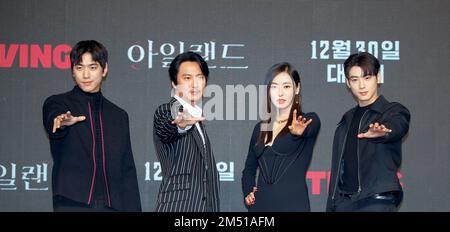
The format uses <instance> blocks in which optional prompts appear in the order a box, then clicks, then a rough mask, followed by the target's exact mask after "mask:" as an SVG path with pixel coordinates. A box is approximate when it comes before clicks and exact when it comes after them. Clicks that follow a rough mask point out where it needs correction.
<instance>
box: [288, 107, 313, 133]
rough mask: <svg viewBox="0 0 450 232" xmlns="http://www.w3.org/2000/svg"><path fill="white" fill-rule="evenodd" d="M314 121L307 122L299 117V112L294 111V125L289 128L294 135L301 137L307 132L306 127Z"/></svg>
mask: <svg viewBox="0 0 450 232" xmlns="http://www.w3.org/2000/svg"><path fill="white" fill-rule="evenodd" d="M311 122H312V119H309V120H306V118H304V117H302V116H301V115H300V116H298V117H297V110H294V116H293V118H292V124H291V125H290V126H289V127H288V128H289V131H290V132H291V134H293V135H297V136H300V135H302V134H303V132H304V131H305V129H306V127H307V126H308V125H309V124H311Z"/></svg>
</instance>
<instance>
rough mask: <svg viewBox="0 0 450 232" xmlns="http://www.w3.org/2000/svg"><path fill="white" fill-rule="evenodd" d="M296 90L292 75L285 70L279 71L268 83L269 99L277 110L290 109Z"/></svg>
mask: <svg viewBox="0 0 450 232" xmlns="http://www.w3.org/2000/svg"><path fill="white" fill-rule="evenodd" d="M298 90H299V89H297V90H296V88H295V85H294V81H293V79H292V77H291V76H290V75H289V74H288V73H286V72H281V73H279V74H278V75H276V76H275V77H274V78H273V81H272V83H271V84H270V91H269V94H270V100H271V101H272V104H273V106H275V108H276V109H277V110H285V109H290V107H291V106H292V103H293V102H294V96H295V94H296V93H298Z"/></svg>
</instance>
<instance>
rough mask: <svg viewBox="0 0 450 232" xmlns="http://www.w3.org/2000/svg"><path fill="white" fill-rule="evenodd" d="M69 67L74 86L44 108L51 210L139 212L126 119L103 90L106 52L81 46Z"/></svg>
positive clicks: (83, 43)
mask: <svg viewBox="0 0 450 232" xmlns="http://www.w3.org/2000/svg"><path fill="white" fill-rule="evenodd" d="M70 61H71V67H72V76H73V79H74V81H75V83H76V86H75V87H74V88H73V89H72V90H71V91H69V92H66V93H62V94H59V95H53V96H50V97H49V98H47V99H46V100H45V102H44V106H43V123H44V127H45V129H46V131H47V134H48V137H49V139H50V148H51V152H52V157H53V161H54V165H53V173H52V190H53V209H54V211H55V212H61V211H96V212H105V211H106V212H107V211H141V201H140V197H139V188H138V183H137V177H136V167H135V164H134V159H133V153H132V150H131V142H130V132H129V121H128V114H127V112H125V111H124V110H123V109H121V108H119V107H118V106H116V105H115V104H113V103H112V102H110V101H109V100H108V99H106V98H105V97H104V96H103V95H102V92H101V90H100V88H101V85H102V82H103V80H104V78H105V77H106V75H107V73H108V63H107V61H108V53H107V50H106V48H105V47H104V46H103V45H102V44H100V43H99V42H97V41H93V40H89V41H80V42H78V43H77V44H76V45H75V46H74V47H73V49H72V51H71V53H70Z"/></svg>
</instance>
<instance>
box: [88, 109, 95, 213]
mask: <svg viewBox="0 0 450 232" xmlns="http://www.w3.org/2000/svg"><path fill="white" fill-rule="evenodd" d="M88 109H89V122H90V124H91V134H92V160H93V161H94V174H93V175H92V180H91V188H90V190H89V198H88V205H90V204H91V200H92V190H93V189H94V183H95V175H96V170H97V163H96V162H95V135H94V126H93V125H92V111H91V103H90V102H88Z"/></svg>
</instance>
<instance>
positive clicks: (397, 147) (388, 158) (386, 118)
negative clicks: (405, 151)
mask: <svg viewBox="0 0 450 232" xmlns="http://www.w3.org/2000/svg"><path fill="white" fill-rule="evenodd" d="M355 110H356V107H354V108H353V109H351V110H349V111H347V112H346V113H345V114H344V116H343V117H342V119H341V121H340V122H339V124H338V126H337V129H336V132H335V134H334V141H333V156H332V163H331V176H330V186H329V193H328V201H327V208H326V210H327V211H334V203H335V197H336V195H337V193H338V188H339V187H338V183H339V178H340V177H341V175H342V162H343V159H342V155H343V152H344V146H345V141H346V138H347V133H348V129H349V126H350V123H351V120H352V117H353V114H354V112H355ZM409 121H410V113H409V111H408V109H406V107H404V106H403V105H401V104H400V103H396V102H388V101H387V100H386V99H385V98H384V97H383V96H380V97H378V99H377V100H376V101H375V102H374V103H373V104H372V106H371V107H370V109H368V110H367V111H366V112H365V113H364V115H363V116H362V117H361V121H360V123H359V133H362V132H365V131H367V129H368V128H369V124H371V123H375V122H378V123H381V124H383V125H385V126H386V127H387V128H389V129H391V130H392V132H390V133H389V134H387V135H386V136H384V137H380V138H374V139H359V140H358V143H357V146H358V147H357V151H358V154H357V157H358V180H359V183H358V185H359V188H358V193H357V195H356V196H355V198H354V199H355V200H358V199H364V198H367V197H369V196H372V195H374V194H376V193H383V192H389V191H402V187H401V185H400V181H399V179H398V177H397V172H398V169H399V167H400V164H401V159H402V147H401V145H402V138H403V137H404V136H405V135H406V134H407V133H408V129H409Z"/></svg>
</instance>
